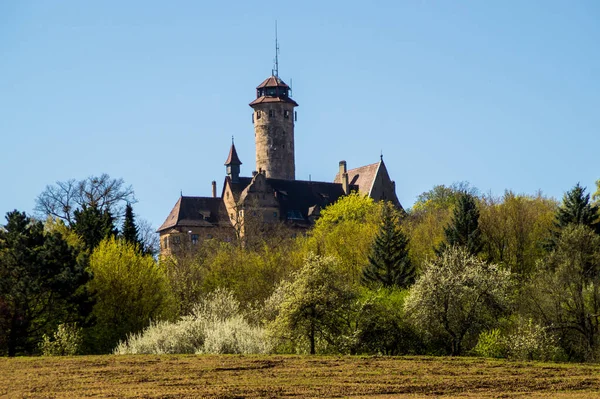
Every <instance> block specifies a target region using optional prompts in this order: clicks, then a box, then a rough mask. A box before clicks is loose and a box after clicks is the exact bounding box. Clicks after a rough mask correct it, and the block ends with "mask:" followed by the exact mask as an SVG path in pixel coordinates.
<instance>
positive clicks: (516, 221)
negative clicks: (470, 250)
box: [479, 191, 557, 282]
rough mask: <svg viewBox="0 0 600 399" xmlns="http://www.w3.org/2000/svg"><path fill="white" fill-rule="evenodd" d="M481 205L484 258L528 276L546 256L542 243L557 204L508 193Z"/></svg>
mask: <svg viewBox="0 0 600 399" xmlns="http://www.w3.org/2000/svg"><path fill="white" fill-rule="evenodd" d="M479 205H480V212H481V216H480V218H479V228H480V229H481V235H482V241H483V243H484V245H483V257H484V258H485V259H486V260H488V261H490V262H492V263H498V264H500V265H504V266H507V267H508V268H510V270H511V271H512V272H513V273H517V274H519V275H521V276H529V275H530V274H531V273H533V272H534V271H535V265H536V262H537V261H538V260H539V259H541V258H542V257H543V256H545V254H546V251H545V250H544V248H543V245H542V243H544V242H545V241H546V240H547V239H548V234H549V232H550V230H551V228H552V226H553V220H554V214H555V213H556V208H557V203H556V201H554V200H553V199H549V198H547V197H544V196H543V195H542V194H541V193H538V194H537V195H534V196H530V195H517V194H515V193H513V192H512V191H506V192H505V193H504V195H503V196H502V197H501V198H494V197H492V196H484V197H482V199H481V202H480V203H479ZM521 281H523V282H525V280H524V279H523V280H521Z"/></svg>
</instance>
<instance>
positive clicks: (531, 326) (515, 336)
mask: <svg viewBox="0 0 600 399" xmlns="http://www.w3.org/2000/svg"><path fill="white" fill-rule="evenodd" d="M505 342H506V348H507V352H508V357H510V358H513V359H517V360H541V361H549V360H561V351H560V348H559V347H558V345H557V343H558V342H557V339H556V337H555V336H554V335H553V334H552V333H551V332H550V329H549V328H548V327H543V326H541V325H539V324H537V323H534V321H533V320H532V319H527V320H523V319H519V322H518V323H517V326H516V329H515V331H514V332H513V333H511V334H509V335H508V336H507V337H506V340H505Z"/></svg>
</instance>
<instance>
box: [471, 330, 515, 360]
mask: <svg viewBox="0 0 600 399" xmlns="http://www.w3.org/2000/svg"><path fill="white" fill-rule="evenodd" d="M473 352H475V354H476V355H478V356H483V357H495V358H505V357H507V356H508V347H507V343H506V338H505V337H504V336H503V335H502V334H501V333H500V329H498V328H494V329H492V330H487V331H483V332H482V333H481V334H479V339H478V340H477V345H475V348H474V349H473Z"/></svg>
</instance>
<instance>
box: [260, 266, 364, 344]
mask: <svg viewBox="0 0 600 399" xmlns="http://www.w3.org/2000/svg"><path fill="white" fill-rule="evenodd" d="M336 263H337V261H336V259H335V258H332V257H321V256H318V255H314V254H311V255H309V256H308V257H307V258H306V260H305V262H304V266H303V267H302V269H300V270H299V271H298V272H296V273H295V274H294V276H293V278H292V281H291V283H289V284H285V283H284V287H283V290H284V295H283V301H282V302H281V304H280V306H279V309H278V314H277V316H276V318H275V320H274V321H273V322H272V323H270V325H269V328H270V332H271V335H272V336H273V337H274V338H275V339H276V340H277V341H279V349H280V350H284V351H292V352H309V353H310V354H315V353H317V351H318V352H319V353H323V352H330V351H332V352H346V351H347V350H348V347H349V346H350V345H351V344H352V342H351V341H352V339H351V334H352V333H353V331H352V330H351V327H352V326H351V325H349V320H351V315H352V314H353V313H354V312H355V300H356V298H357V293H356V292H355V290H354V289H353V288H352V286H351V284H350V282H349V281H348V278H347V276H345V275H344V274H343V273H341V272H340V271H339V268H338V267H337V264H336Z"/></svg>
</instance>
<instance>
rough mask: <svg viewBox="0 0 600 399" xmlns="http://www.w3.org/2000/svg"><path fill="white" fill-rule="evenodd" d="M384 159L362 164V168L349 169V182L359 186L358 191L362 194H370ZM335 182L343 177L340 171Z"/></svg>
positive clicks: (339, 181) (338, 181) (340, 180)
mask: <svg viewBox="0 0 600 399" xmlns="http://www.w3.org/2000/svg"><path fill="white" fill-rule="evenodd" d="M382 162H383V161H379V162H376V163H372V164H370V165H365V166H361V167H360V168H355V169H350V170H348V184H349V185H351V186H358V191H359V192H360V193H362V194H366V195H370V194H371V189H372V188H373V183H374V182H375V178H376V177H377V171H378V169H379V164H380V163H382ZM333 182H334V183H341V182H342V178H341V176H340V174H339V173H338V174H337V175H335V179H333Z"/></svg>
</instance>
